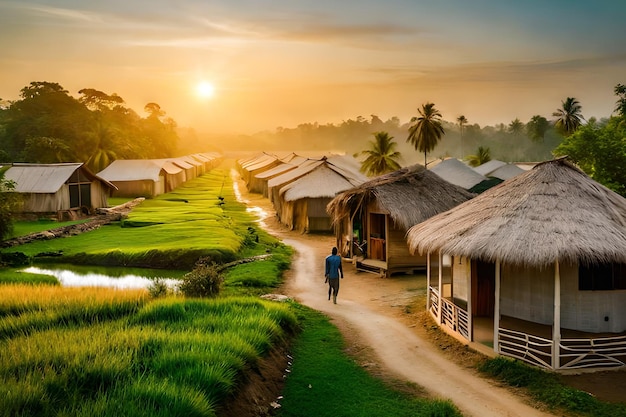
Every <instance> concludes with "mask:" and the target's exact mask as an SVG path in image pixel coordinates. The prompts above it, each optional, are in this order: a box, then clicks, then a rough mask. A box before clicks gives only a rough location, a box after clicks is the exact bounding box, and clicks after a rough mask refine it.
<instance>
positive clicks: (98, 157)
mask: <svg viewBox="0 0 626 417" xmlns="http://www.w3.org/2000/svg"><path fill="white" fill-rule="evenodd" d="M79 94H80V97H79V98H74V97H72V96H71V95H70V94H69V92H68V91H66V90H65V89H64V88H63V87H62V86H61V85H59V84H57V83H51V82H31V83H30V85H28V86H27V87H24V88H22V89H21V90H20V99H19V100H16V101H14V102H11V103H9V105H8V106H5V107H3V108H2V109H0V160H1V161H5V162H35V163H56V162H85V163H86V164H87V166H88V167H89V168H90V169H91V170H92V171H94V172H98V171H100V170H102V169H103V168H104V167H106V166H107V165H108V164H109V163H110V162H111V161H113V160H115V159H118V158H124V159H139V158H165V157H172V156H175V155H174V153H175V152H176V146H177V142H178V135H177V133H176V123H175V122H174V120H172V119H171V118H167V117H165V112H164V111H163V110H161V108H160V106H159V105H158V104H156V103H148V104H146V106H145V108H144V110H145V111H146V112H147V113H148V116H147V117H145V118H142V117H140V116H139V115H138V114H137V113H136V112H134V111H133V110H132V109H130V108H128V107H125V106H124V100H123V99H122V98H121V97H120V96H118V95H117V94H112V95H108V94H105V93H103V92H102V91H98V90H95V89H93V88H85V89H82V90H80V91H79Z"/></svg>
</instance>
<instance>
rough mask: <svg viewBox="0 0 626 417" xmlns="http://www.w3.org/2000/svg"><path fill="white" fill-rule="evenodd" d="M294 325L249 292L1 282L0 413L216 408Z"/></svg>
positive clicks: (289, 315) (288, 315)
mask: <svg viewBox="0 0 626 417" xmlns="http://www.w3.org/2000/svg"><path fill="white" fill-rule="evenodd" d="M296 327H297V319H296V317H295V315H294V314H293V312H292V311H291V310H290V307H289V306H288V305H285V304H279V303H272V302H269V301H263V300H260V299H253V298H243V297H240V298H220V299H212V300H201V299H190V300H185V299H179V298H166V299H162V300H157V301H151V300H149V299H148V298H147V296H146V291H116V290H110V289H97V288H82V289H75V288H60V287H27V286H10V285H7V286H2V287H0V416H58V415H72V416H75V415H79V416H81V415H85V416H86V415H89V416H92V415H98V416H114V415H116V416H119V415H124V416H131V417H132V416H148V415H149V416H153V415H155V416H174V415H185V416H187V415H192V416H193V415H197V416H214V415H215V412H214V409H215V407H216V405H217V404H219V403H220V401H223V400H224V399H225V398H227V397H228V396H229V395H230V394H232V392H233V390H235V389H236V387H237V383H238V381H239V379H240V378H241V374H242V372H243V370H244V369H246V367H249V366H252V365H253V364H254V363H255V362H256V361H257V360H258V359H259V358H260V357H261V356H262V355H264V354H265V353H267V352H268V350H269V349H271V348H272V346H273V345H274V344H276V343H280V342H281V341H282V340H283V339H285V338H287V337H289V336H290V335H291V334H292V333H293V332H294V331H295V329H296Z"/></svg>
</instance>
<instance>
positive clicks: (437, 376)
mask: <svg viewBox="0 0 626 417" xmlns="http://www.w3.org/2000/svg"><path fill="white" fill-rule="evenodd" d="M239 187H240V190H242V191H241V192H242V193H243V195H242V196H241V199H242V201H244V202H246V203H248V206H249V207H250V208H251V209H253V210H254V211H257V212H258V213H260V214H261V216H262V220H261V221H260V224H261V226H262V227H263V228H265V229H266V230H268V231H269V232H270V233H272V234H273V235H275V236H276V237H278V238H280V239H281V240H282V241H283V242H284V243H285V244H288V245H290V246H292V247H293V248H295V250H296V252H297V253H296V257H295V260H294V263H293V264H292V269H291V271H290V272H289V273H288V274H287V277H286V284H285V286H284V288H282V290H283V292H284V293H286V295H289V296H291V297H293V298H294V299H296V300H297V301H298V302H300V303H302V304H304V305H306V306H309V307H311V308H314V309H316V310H319V311H322V312H324V313H325V314H327V315H328V316H329V317H330V318H331V319H332V320H333V321H334V322H335V323H336V324H337V325H338V327H339V328H340V329H341V330H342V332H343V333H344V335H345V336H346V337H348V338H350V339H355V338H356V339H357V340H358V341H359V342H360V343H359V344H360V345H362V346H365V347H366V348H367V351H368V353H367V355H368V359H369V360H373V361H375V362H377V363H375V364H371V365H372V366H373V367H376V366H380V367H381V368H383V369H384V371H385V372H389V373H391V374H393V375H394V376H395V377H397V378H399V379H401V380H405V381H409V382H413V383H416V384H418V385H419V386H421V387H423V388H424V389H425V390H426V391H427V392H428V393H429V394H431V395H432V396H434V397H438V398H444V399H450V400H451V401H452V402H454V404H455V405H456V406H457V407H458V408H459V409H460V410H461V412H462V413H463V415H466V416H476V417H478V416H480V417H503V416H510V417H513V416H519V417H522V416H523V417H533V416H549V415H552V414H549V413H545V412H543V411H540V410H537V409H536V408H533V407H532V406H531V405H529V404H528V403H527V402H526V401H525V400H524V399H522V398H521V397H519V396H516V395H514V394H513V393H512V392H511V391H510V390H508V389H506V388H503V387H501V386H498V385H496V383H494V382H491V381H488V380H486V379H483V378H480V377H479V376H478V375H476V374H475V372H474V371H472V370H471V369H470V368H463V367H461V366H460V365H457V364H456V363H454V362H452V361H450V360H448V359H446V358H445V357H444V355H443V353H442V352H441V351H440V350H439V348H437V347H436V346H435V345H433V344H432V343H431V342H430V341H429V340H426V338H424V337H423V332H424V331H423V329H421V330H420V328H419V326H411V325H407V324H406V323H403V321H402V320H399V319H398V318H397V310H398V309H401V308H403V307H404V306H406V305H407V304H408V301H407V300H408V298H410V297H412V296H414V294H415V287H416V283H415V281H416V280H415V277H413V279H412V277H411V276H410V275H399V276H395V275H394V276H393V277H391V278H379V277H378V276H377V275H374V274H368V273H364V272H357V271H356V270H355V268H354V266H353V265H352V264H351V263H350V262H344V264H343V266H344V274H345V278H344V279H343V280H341V286H340V291H339V297H338V300H337V304H336V305H335V304H333V303H332V301H329V300H328V287H327V284H324V271H323V268H324V258H325V257H326V256H327V255H328V254H329V253H330V250H331V248H332V246H333V245H334V237H333V236H330V235H316V234H301V233H298V232H293V231H289V230H287V229H286V228H285V227H283V226H281V225H280V224H279V223H278V222H277V221H276V218H275V216H274V214H273V212H272V210H271V205H270V203H269V201H268V200H267V199H263V198H261V197H260V196H259V195H256V194H245V186H242V185H241V184H240V185H239Z"/></svg>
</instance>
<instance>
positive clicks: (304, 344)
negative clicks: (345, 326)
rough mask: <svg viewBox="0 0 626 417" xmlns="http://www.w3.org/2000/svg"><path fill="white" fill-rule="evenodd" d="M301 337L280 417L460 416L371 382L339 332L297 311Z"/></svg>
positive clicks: (438, 403)
mask: <svg viewBox="0 0 626 417" xmlns="http://www.w3.org/2000/svg"><path fill="white" fill-rule="evenodd" d="M297 309H298V313H299V315H300V322H301V323H302V327H303V330H302V333H301V334H300V335H299V337H298V339H297V341H296V343H295V345H294V348H293V358H294V360H293V366H292V370H291V373H290V375H289V376H288V378H287V379H286V383H285V387H284V390H283V396H284V398H283V400H282V402H281V404H282V407H281V408H280V409H279V411H278V414H277V415H278V416H279V417H298V416H302V417H305V416H317V417H326V416H328V417H335V416H338V415H340V416H342V417H352V416H354V417H357V416H374V415H375V416H377V417H385V416H389V417H398V416H407V417H408V416H441V417H443V416H460V415H461V414H460V413H459V411H458V410H457V409H456V408H455V407H454V406H453V405H452V403H451V402H450V401H442V400H432V399H426V398H415V397H414V396H412V395H409V394H407V393H404V392H401V391H397V390H395V389H392V388H390V387H389V386H387V385H385V383H384V382H382V381H381V380H379V379H376V378H375V377H373V376H371V375H370V374H369V373H368V372H367V371H366V370H364V369H363V368H362V367H361V366H359V365H358V364H357V363H356V362H355V361H354V360H353V359H351V358H350V357H349V356H347V355H346V354H345V352H344V341H343V338H342V336H341V333H340V332H339V330H338V329H337V328H336V327H334V326H333V325H332V324H331V323H330V322H329V320H328V318H327V317H326V316H324V315H322V314H321V313H318V312H315V311H313V310H310V309H308V308H305V307H302V306H298V307H297Z"/></svg>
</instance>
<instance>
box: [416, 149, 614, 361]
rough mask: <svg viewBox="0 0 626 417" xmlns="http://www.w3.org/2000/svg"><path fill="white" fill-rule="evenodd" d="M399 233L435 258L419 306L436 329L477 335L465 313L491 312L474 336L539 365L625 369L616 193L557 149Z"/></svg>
mask: <svg viewBox="0 0 626 417" xmlns="http://www.w3.org/2000/svg"><path fill="white" fill-rule="evenodd" d="M407 240H408V244H409V248H410V250H411V252H413V253H423V254H424V253H428V254H429V255H428V257H429V260H430V257H431V254H432V255H435V256H437V255H438V259H437V260H436V261H435V263H434V265H435V268H434V269H437V270H438V278H435V279H434V280H433V279H432V274H431V268H428V282H429V286H428V302H427V308H428V310H429V311H430V312H431V314H433V316H434V317H435V319H436V320H437V322H438V323H439V324H440V325H441V326H442V327H443V328H445V329H448V330H449V331H452V332H455V333H458V334H460V335H461V336H463V337H465V338H467V339H468V340H470V341H476V337H475V336H474V334H475V333H474V332H475V326H474V322H475V320H476V321H477V322H478V321H479V320H478V319H479V318H480V320H488V321H492V323H493V324H492V329H491V332H492V333H491V335H492V338H488V339H486V340H484V341H480V342H481V343H485V344H488V343H493V348H494V350H495V351H496V352H497V353H500V354H503V355H507V356H512V357H515V358H517V359H520V360H523V361H527V362H529V363H532V364H534V365H538V366H541V367H545V368H550V369H573V368H591V367H609V366H626V291H625V290H626V199H624V198H623V197H622V196H620V195H618V194H616V193H614V192H613V191H611V190H609V189H608V188H606V187H604V186H602V185H600V184H598V183H597V182H595V181H593V180H592V179H591V178H589V177H588V176H587V175H586V174H585V173H583V172H582V171H580V170H579V169H578V168H576V167H575V166H574V165H573V164H571V163H570V162H568V161H567V160H566V159H565V158H561V159H556V160H552V161H548V162H543V163H540V164H537V165H536V166H535V167H534V168H533V169H531V170H529V171H527V172H525V173H523V174H520V175H517V176H515V177H513V178H511V179H509V180H507V181H505V182H503V183H501V184H499V185H497V186H495V187H493V188H491V189H489V190H487V191H485V192H484V193H483V194H481V195H479V196H477V197H475V198H474V199H472V200H470V201H467V202H465V203H463V204H461V205H459V206H457V207H455V208H453V209H451V210H449V211H446V212H444V213H441V214H438V215H436V216H434V217H432V218H431V219H429V220H426V221H425V222H422V223H420V224H417V225H415V226H413V227H411V228H410V229H409V231H408V233H407ZM483 322H484V321H483ZM484 335H485V333H482V337H484ZM487 335H489V333H487Z"/></svg>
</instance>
